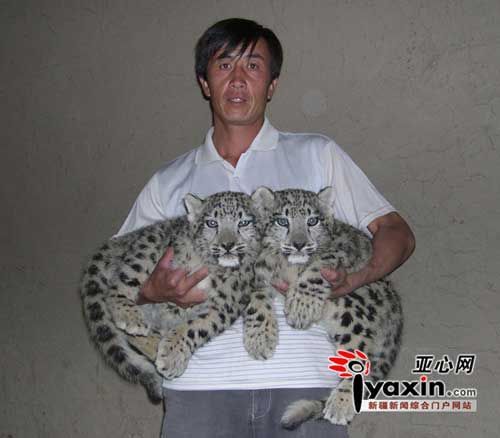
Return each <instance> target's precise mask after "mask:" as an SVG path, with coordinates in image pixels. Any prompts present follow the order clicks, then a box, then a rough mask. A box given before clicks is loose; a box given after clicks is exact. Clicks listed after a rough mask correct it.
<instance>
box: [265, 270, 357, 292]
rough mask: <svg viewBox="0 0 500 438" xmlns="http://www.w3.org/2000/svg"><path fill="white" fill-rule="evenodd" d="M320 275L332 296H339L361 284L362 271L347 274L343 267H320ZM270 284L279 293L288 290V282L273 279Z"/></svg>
mask: <svg viewBox="0 0 500 438" xmlns="http://www.w3.org/2000/svg"><path fill="white" fill-rule="evenodd" d="M320 272H321V276H322V277H323V278H324V279H325V280H326V281H328V283H330V286H331V288H332V297H341V296H342V295H347V294H348V293H351V292H352V291H353V290H354V289H357V288H358V287H360V286H362V285H363V282H362V276H363V275H362V273H360V272H353V273H352V274H348V273H347V272H346V270H345V269H344V268H342V267H341V268H339V269H333V268H323V269H321V271H320ZM272 286H273V287H274V288H275V289H276V290H277V291H278V292H279V293H281V294H283V295H285V294H286V292H287V291H288V287H289V284H288V283H287V282H286V281H283V280H279V281H275V282H274V283H273V284H272Z"/></svg>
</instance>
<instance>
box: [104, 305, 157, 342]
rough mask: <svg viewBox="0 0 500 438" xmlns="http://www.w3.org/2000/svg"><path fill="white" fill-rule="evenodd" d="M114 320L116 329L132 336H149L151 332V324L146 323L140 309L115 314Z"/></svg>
mask: <svg viewBox="0 0 500 438" xmlns="http://www.w3.org/2000/svg"><path fill="white" fill-rule="evenodd" d="M113 319H114V321H115V325H116V327H118V328H119V329H120V330H123V331H124V332H126V333H128V334H129V335H132V336H147V335H149V333H150V331H151V324H148V323H146V322H145V318H144V315H143V314H142V311H141V310H140V309H129V311H128V312H127V313H122V312H115V313H113Z"/></svg>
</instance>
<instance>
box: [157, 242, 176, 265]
mask: <svg viewBox="0 0 500 438" xmlns="http://www.w3.org/2000/svg"><path fill="white" fill-rule="evenodd" d="M173 260H174V249H173V248H172V247H171V246H169V247H168V248H167V250H166V251H165V254H163V255H162V257H161V259H160V261H159V262H158V266H160V267H161V268H164V269H169V268H171V267H172V261H173Z"/></svg>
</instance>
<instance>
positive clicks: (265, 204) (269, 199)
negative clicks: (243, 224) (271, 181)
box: [252, 186, 275, 216]
mask: <svg viewBox="0 0 500 438" xmlns="http://www.w3.org/2000/svg"><path fill="white" fill-rule="evenodd" d="M274 203H275V198H274V193H273V191H272V190H271V189H269V188H267V187H265V186H260V187H258V188H257V189H256V190H255V191H254V192H253V193H252V204H253V206H254V207H255V209H256V210H257V212H258V213H259V214H260V215H263V216H264V215H267V214H269V213H270V212H271V211H272V210H273V209H274Z"/></svg>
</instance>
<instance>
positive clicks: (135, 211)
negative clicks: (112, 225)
mask: <svg viewBox="0 0 500 438" xmlns="http://www.w3.org/2000/svg"><path fill="white" fill-rule="evenodd" d="M165 219H166V215H165V213H164V209H163V206H162V203H161V198H160V190H159V184H158V174H155V175H154V176H153V177H152V178H151V179H150V180H149V182H148V183H147V184H146V186H145V187H144V188H143V189H142V191H141V193H140V194H139V196H138V197H137V199H136V201H135V203H134V205H133V206H132V210H130V213H129V214H128V216H127V219H125V222H124V223H123V225H122V226H121V228H120V230H119V231H118V233H117V234H116V235H115V237H116V236H120V235H122V234H126V233H129V232H130V231H134V230H136V229H138V228H141V227H145V226H146V225H150V224H152V223H154V222H158V221H161V220H165Z"/></svg>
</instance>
